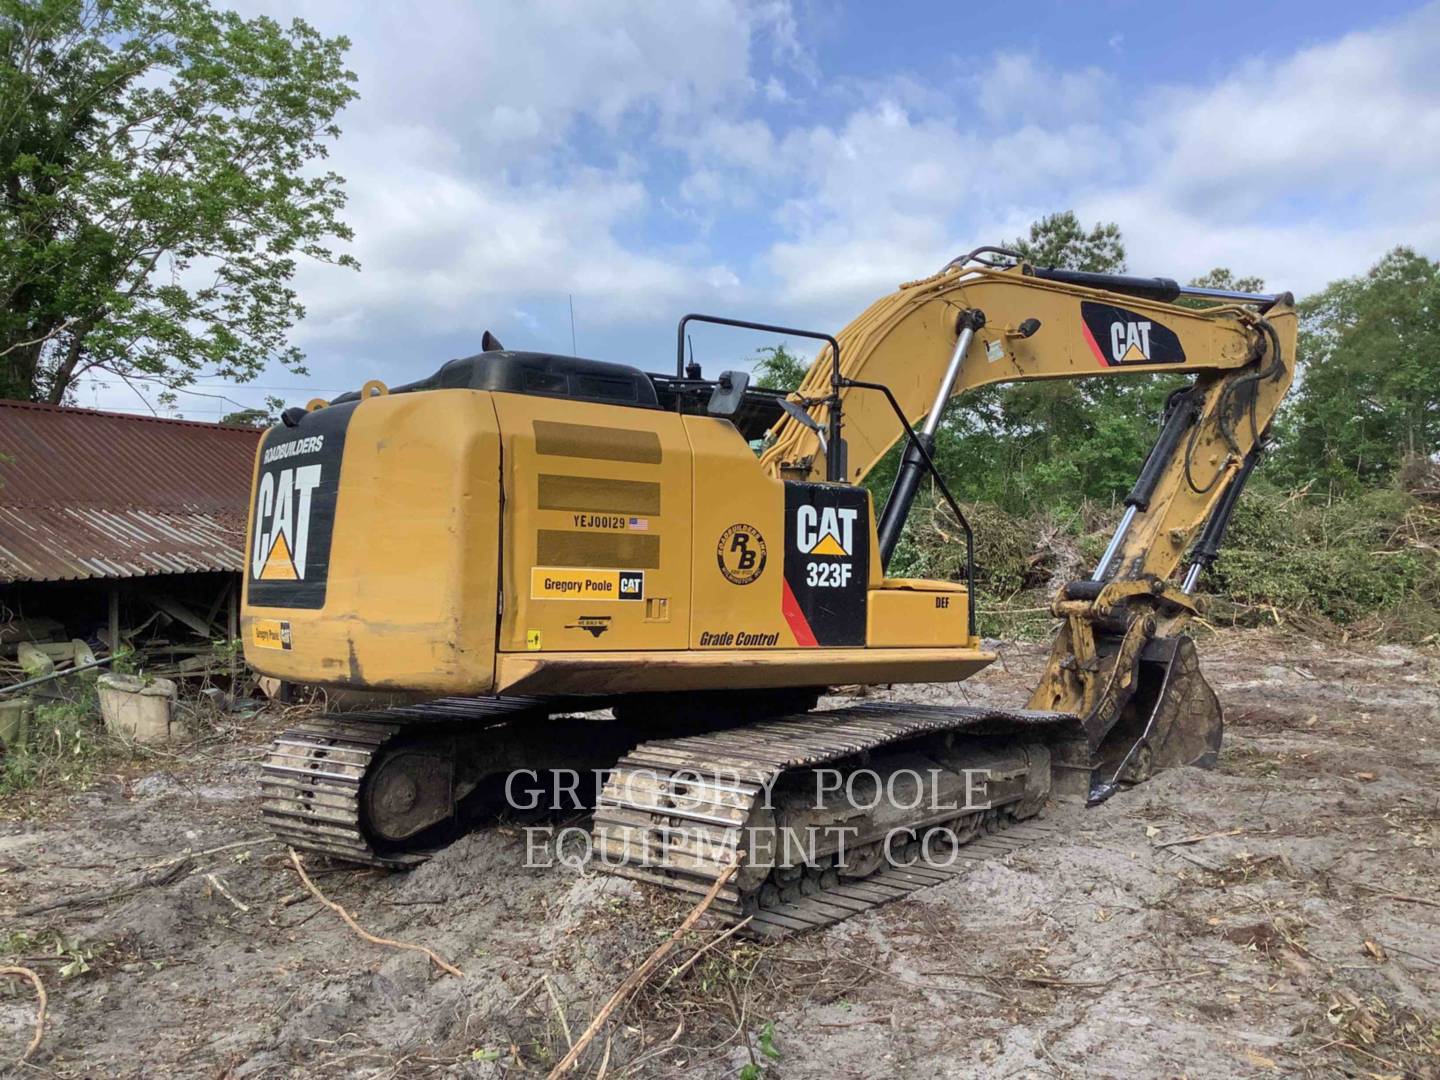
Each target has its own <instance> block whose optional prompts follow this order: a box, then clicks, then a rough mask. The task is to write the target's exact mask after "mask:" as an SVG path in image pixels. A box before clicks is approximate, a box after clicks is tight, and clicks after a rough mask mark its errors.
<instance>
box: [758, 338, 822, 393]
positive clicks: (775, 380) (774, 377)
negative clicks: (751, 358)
mask: <svg viewBox="0 0 1440 1080" xmlns="http://www.w3.org/2000/svg"><path fill="white" fill-rule="evenodd" d="M755 356H756V360H755V366H754V368H753V369H752V370H753V374H754V376H755V385H756V386H758V387H760V388H761V389H763V390H784V391H786V392H787V393H793V392H794V391H796V390H799V389H800V383H801V382H802V381H803V380H804V378H805V373H806V372H807V371H809V370H810V363H809V361H808V360H805V359H803V358H802V357H799V356H797V355H796V354H795V353H792V352H791V351H790V350H789V349H788V348H786V347H785V344H784V342H781V343H780V344H779V345H765V346H762V347H761V348H759V349H756V350H755Z"/></svg>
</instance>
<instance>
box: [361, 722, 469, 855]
mask: <svg viewBox="0 0 1440 1080" xmlns="http://www.w3.org/2000/svg"><path fill="white" fill-rule="evenodd" d="M363 800H364V810H365V817H364V819H365V824H366V826H367V827H368V829H369V831H370V833H371V834H372V835H373V836H374V838H375V839H376V840H379V841H380V842H381V843H384V844H400V843H402V842H404V841H407V840H409V839H411V838H412V837H414V836H416V835H418V834H419V833H422V832H425V831H426V830H429V829H433V828H435V827H436V826H438V825H442V824H444V823H445V822H447V821H450V820H451V819H453V818H454V817H455V757H454V751H453V748H452V747H451V746H450V743H449V741H448V740H447V741H446V742H444V743H442V744H440V745H433V744H432V745H423V744H422V745H417V746H405V745H403V744H402V745H400V746H397V747H395V748H394V749H392V750H388V751H386V752H385V753H384V755H383V756H382V757H381V759H380V760H379V762H377V763H376V764H375V765H374V767H373V768H372V770H371V772H370V775H369V776H368V777H366V782H365V790H364V795H363Z"/></svg>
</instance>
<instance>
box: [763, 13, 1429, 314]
mask: <svg viewBox="0 0 1440 1080" xmlns="http://www.w3.org/2000/svg"><path fill="white" fill-rule="evenodd" d="M1437 42H1440V5H1432V6H1430V7H1427V8H1425V9H1422V10H1421V11H1419V12H1417V13H1415V14H1414V15H1412V16H1410V17H1408V18H1405V19H1402V20H1400V21H1398V22H1396V23H1394V24H1391V25H1389V26H1385V27H1382V28H1380V29H1377V30H1373V31H1368V32H1365V33H1356V34H1350V35H1348V36H1346V37H1344V38H1341V39H1339V40H1336V41H1332V42H1326V43H1321V44H1315V45H1311V46H1308V47H1306V48H1302V49H1300V50H1298V51H1296V52H1294V53H1293V54H1291V55H1284V56H1273V55H1271V56H1265V57H1259V58H1253V59H1250V60H1246V61H1243V62H1241V63H1239V64H1238V65H1237V67H1236V68H1235V69H1234V70H1233V72H1231V73H1230V74H1228V75H1227V76H1225V77H1223V78H1222V79H1220V80H1219V81H1218V82H1215V83H1213V84H1211V85H1209V86H1201V87H1188V88H1180V87H1170V88H1159V89H1152V90H1151V91H1150V92H1148V93H1146V94H1145V95H1144V96H1142V97H1140V98H1130V99H1119V98H1118V95H1117V94H1116V90H1115V87H1114V85H1113V84H1112V80H1111V79H1110V78H1109V76H1107V75H1105V74H1104V73H1102V72H1100V71H1098V70H1096V69H1084V70H1080V71H1056V70H1050V69H1047V68H1045V67H1043V66H1042V65H1040V64H1039V63H1038V62H1037V61H1036V60H1035V59H1034V58H1032V57H1029V56H1025V55H1021V54H1007V55H1004V56H1001V57H1000V58H999V60H998V61H997V62H996V63H995V64H992V65H988V66H987V69H986V73H985V76H984V78H983V79H981V80H979V81H977V82H976V83H974V84H973V85H972V89H973V90H974V97H975V104H976V106H977V108H978V110H979V113H978V115H972V114H969V113H964V112H960V111H958V108H957V110H956V111H952V112H949V113H947V112H945V111H943V110H942V111H934V110H930V109H927V108H926V106H925V103H924V100H923V98H916V99H911V100H913V102H914V104H913V106H911V107H908V108H907V107H902V106H901V105H899V104H896V103H895V101H893V100H891V101H881V102H879V103H878V104H876V103H867V104H865V105H862V106H860V107H857V108H856V109H854V110H853V111H852V112H851V113H850V114H849V115H848V116H847V117H846V118H845V120H844V121H843V122H842V123H840V124H838V125H832V126H817V127H814V128H811V129H809V130H805V131H799V132H792V133H791V134H790V135H788V136H787V137H786V138H785V140H784V141H783V144H782V145H783V148H784V151H785V154H784V156H785V160H786V162H787V164H788V165H789V166H790V167H791V168H792V169H794V170H796V176H797V177H798V179H797V181H796V182H797V186H798V187H799V189H800V190H799V193H798V194H796V195H794V196H793V197H792V198H790V199H789V200H787V201H786V202H785V203H784V204H783V205H782V206H781V207H780V209H779V210H778V211H777V212H776V214H775V221H776V223H777V224H778V226H779V227H780V229H781V230H782V232H783V233H784V235H783V236H782V238H781V239H779V240H778V241H777V242H775V243H774V244H772V245H771V247H770V249H769V251H768V252H767V253H766V256H765V257H764V260H763V265H765V266H766V267H767V268H768V269H769V270H770V271H771V272H773V274H774V275H775V276H776V278H777V279H778V281H779V284H780V289H779V294H780V295H781V296H783V297H784V298H785V299H786V300H787V301H788V302H789V303H791V304H793V305H795V306H796V307H797V308H800V309H806V308H812V307H813V306H815V305H824V310H826V311H827V312H829V311H834V310H836V309H837V308H838V307H841V306H843V305H838V304H836V303H834V299H835V298H836V297H837V296H838V297H843V298H844V300H845V303H847V304H851V305H852V306H850V307H849V308H848V310H849V312H850V313H851V314H853V313H855V312H858V311H859V310H860V307H859V306H853V305H862V304H863V303H864V302H865V301H866V300H868V299H871V298H873V297H874V296H876V295H878V294H879V293H880V292H881V291H883V290H886V289H889V288H893V287H894V285H895V284H896V283H898V282H899V281H900V280H903V279H907V278H913V277H916V276H919V275H921V274H924V273H928V272H930V271H931V270H932V269H934V268H936V267H938V265H939V264H940V263H943V262H944V261H945V258H948V257H949V255H951V254H954V253H958V252H959V251H961V250H964V249H967V248H968V247H970V246H973V244H975V243H996V242H1001V241H1004V240H1006V239H1008V238H1010V237H1013V236H1015V235H1017V234H1018V233H1020V232H1021V231H1023V228H1024V227H1025V226H1026V224H1027V223H1028V222H1029V221H1031V220H1034V218H1036V217H1038V216H1040V215H1041V214H1043V213H1046V212H1050V211H1053V210H1058V209H1064V208H1067V207H1074V208H1075V209H1076V210H1077V211H1078V212H1080V214H1081V216H1082V218H1084V219H1086V220H1107V221H1112V220H1113V221H1116V222H1118V223H1119V224H1120V226H1121V229H1122V231H1123V233H1124V235H1125V239H1126V242H1127V247H1128V248H1129V255H1130V258H1129V262H1130V265H1131V267H1132V268H1133V269H1135V270H1136V271H1137V272H1141V273H1157V274H1167V275H1172V276H1176V277H1189V276H1192V275H1196V274H1200V273H1203V272H1204V271H1206V270H1208V269H1210V268H1212V267H1214V266H1218V265H1228V266H1230V267H1232V268H1233V269H1235V270H1236V271H1237V272H1242V273H1260V274H1263V275H1264V276H1265V277H1266V278H1267V280H1268V281H1269V282H1270V284H1271V285H1272V286H1274V287H1278V288H1288V289H1291V290H1293V291H1295V292H1297V293H1304V292H1308V291H1312V290H1314V289H1317V288H1319V287H1321V286H1323V285H1324V284H1325V283H1326V282H1327V281H1329V280H1331V279H1333V278H1335V277H1338V276H1342V275H1345V274H1353V273H1357V272H1359V271H1361V270H1363V269H1364V268H1365V267H1366V266H1367V265H1369V264H1370V263H1372V262H1373V261H1374V260H1375V259H1377V258H1378V257H1379V256H1380V255H1381V254H1383V252H1384V251H1385V250H1386V249H1387V248H1389V247H1391V246H1393V245H1394V244H1396V243H1401V242H1406V243H1411V244H1415V245H1418V246H1420V247H1422V248H1424V249H1427V250H1429V251H1431V252H1436V251H1440V223H1437V221H1440V215H1437V212H1436V211H1437V208H1440V64H1437V63H1436V62H1435V60H1436V43H1437ZM907 104H909V102H907ZM842 317H843V316H842Z"/></svg>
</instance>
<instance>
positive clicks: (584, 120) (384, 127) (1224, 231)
mask: <svg viewBox="0 0 1440 1080" xmlns="http://www.w3.org/2000/svg"><path fill="white" fill-rule="evenodd" d="M245 2H247V3H248V4H249V6H250V8H251V10H269V11H270V12H271V13H272V14H275V15H276V16H277V17H280V18H288V17H290V16H291V15H295V14H298V15H300V16H301V17H304V18H306V19H307V20H309V21H310V22H312V23H313V24H314V25H316V26H317V27H318V28H319V29H321V30H322V31H323V32H326V33H338V32H342V31H343V32H345V33H346V34H348V35H349V36H350V37H351V38H352V39H353V40H354V43H355V44H354V48H353V50H352V53H351V56H350V62H351V66H352V67H353V68H354V69H355V70H356V72H357V73H358V75H359V80H360V81H359V89H360V92H361V95H362V97H361V100H360V101H359V102H357V103H356V104H355V105H353V106H352V107H351V108H350V109H349V110H348V111H347V113H346V114H345V116H344V117H343V118H342V126H343V127H344V129H345V134H344V135H343V136H342V138H341V140H340V142H339V144H338V146H337V147H336V149H335V153H334V157H333V158H332V160H331V161H330V162H328V163H327V164H328V165H330V166H333V167H334V168H336V170H337V171H339V172H340V173H341V174H342V175H344V176H346V177H347V180H348V190H349V192H350V206H349V209H348V210H347V212H346V217H347V219H348V220H349V221H351V222H352V224H353V225H354V227H355V229H356V233H357V239H356V243H355V245H354V253H355V254H356V255H357V257H359V259H360V260H361V262H362V263H363V265H364V270H363V272H361V273H359V274H354V273H350V272H347V271H343V270H339V269H335V268H327V267H316V266H308V267H304V268H303V269H302V273H301V278H300V281H299V283H298V284H299V288H300V292H301V296H302V299H303V300H304V302H305V303H306V304H307V306H308V308H309V311H310V315H309V318H308V319H307V320H306V322H305V324H304V325H303V326H302V328H301V329H300V331H299V333H298V334H297V339H298V341H299V343H300V344H301V345H302V347H304V348H306V349H307V351H309V352H310V353H311V356H312V368H313V369H314V370H315V373H316V381H317V383H320V384H324V385H329V384H333V383H336V382H352V381H354V379H355V378H356V377H357V364H358V365H359V367H360V368H364V367H365V366H366V365H369V364H372V363H381V364H382V366H383V360H377V358H383V357H385V356H389V355H392V354H394V353H396V352H405V353H406V354H407V355H408V356H409V357H410V359H409V360H408V361H407V362H408V363H410V364H412V365H414V366H415V367H419V368H427V369H428V368H430V367H433V366H435V365H436V364H438V363H439V362H440V361H441V360H443V359H444V358H445V357H444V355H443V354H441V355H437V354H436V352H435V351H434V350H435V349H436V348H437V346H436V345H435V342H437V341H447V342H448V341H454V340H462V341H463V340H469V339H470V338H472V337H473V338H475V339H478V336H479V332H480V330H481V329H483V328H485V327H496V328H498V329H501V330H503V331H504V333H502V335H501V336H502V337H504V338H505V339H506V342H507V344H510V345H515V346H522V347H523V346H525V345H527V344H534V343H537V342H548V343H549V344H551V345H552V346H554V347H568V345H569V323H568V305H567V299H566V298H567V295H568V294H573V295H574V298H575V304H576V309H577V313H578V319H579V322H580V327H581V331H582V335H581V337H582V340H581V347H582V349H585V348H586V347H587V340H586V339H587V338H588V339H589V340H590V342H592V344H590V345H589V348H590V350H592V351H595V352H596V353H597V354H603V353H602V352H600V351H599V350H597V349H596V347H595V345H594V344H593V342H595V341H596V339H597V338H598V339H599V340H600V341H601V342H611V343H618V344H619V345H620V347H621V349H622V350H628V351H629V352H630V353H631V354H632V355H633V354H634V353H635V352H636V351H637V350H635V349H633V348H632V347H631V346H632V345H633V344H634V343H635V342H640V341H652V340H653V341H658V342H659V344H660V348H661V350H662V351H663V350H664V339H665V338H666V337H667V336H668V326H669V324H670V322H671V320H672V319H673V316H674V315H675V313H676V312H677V311H679V310H682V309H686V310H693V309H697V308H698V309H702V310H703V309H706V308H709V309H712V310H723V311H729V312H734V313H739V314H744V313H747V312H750V313H754V314H756V315H760V316H763V317H767V318H774V319H776V320H777V321H787V322H791V323H793V324H797V325H818V326H830V327H834V326H837V325H842V324H843V323H844V322H846V321H848V320H849V319H850V318H851V317H853V316H854V315H855V314H857V313H858V312H859V311H860V310H862V309H863V307H864V306H865V305H866V304H868V303H869V301H871V300H872V299H874V298H875V297H876V296H878V295H880V294H882V293H883V292H886V291H888V290H890V289H892V288H894V287H895V285H896V284H898V283H899V282H901V281H904V280H909V279H913V278H915V277H918V276H923V275H925V274H928V273H930V272H932V271H933V270H935V269H938V268H939V266H941V265H942V264H943V263H944V262H945V261H947V260H948V259H949V258H951V257H952V256H954V255H955V254H958V253H960V252H962V251H964V250H967V249H969V248H971V247H974V246H976V245H977V244H981V243H995V242H1001V241H1004V240H1007V239H1010V238H1013V237H1014V236H1016V235H1019V234H1020V233H1021V232H1023V231H1024V229H1025V227H1026V226H1027V225H1028V223H1029V222H1030V221H1032V220H1034V219H1035V218H1037V217H1039V216H1040V215H1042V214H1044V213H1047V212H1050V211H1053V210H1058V209H1064V208H1067V207H1073V208H1075V209H1076V210H1077V212H1079V213H1080V214H1081V216H1082V218H1084V219H1085V220H1087V221H1090V220H1106V221H1109V220H1113V221H1116V222H1118V223H1119V224H1120V226H1121V228H1122V230H1123V232H1124V235H1125V239H1126V242H1127V246H1128V248H1129V253H1130V265H1131V267H1132V268H1133V269H1134V270H1135V271H1136V272H1139V273H1156V274H1169V275H1173V276H1176V277H1188V276H1190V275H1193V274H1199V273H1203V272H1204V271H1206V270H1208V269H1210V268H1211V267H1213V266H1217V265H1228V266H1230V267H1232V268H1233V269H1234V270H1236V271H1237V272H1241V273H1259V274H1262V275H1264V276H1265V277H1266V279H1267V281H1268V282H1269V283H1270V285H1271V286H1273V287H1277V288H1290V289H1293V290H1295V291H1297V292H1305V291H1309V290H1312V289H1315V288H1317V287H1319V286H1321V285H1323V284H1324V283H1325V282H1326V281H1327V280H1329V279H1332V278H1334V277H1337V276H1340V275H1343V274H1351V273H1356V272H1359V271H1361V270H1362V269H1364V267H1365V266H1367V265H1368V264H1369V263H1371V262H1373V261H1374V260H1375V259H1376V258H1378V257H1379V255H1380V254H1382V253H1383V252H1384V250H1385V249H1386V248H1388V247H1390V246H1393V245H1394V244H1395V243H1398V242H1409V243H1412V244H1416V245H1418V246H1420V247H1421V248H1422V249H1424V250H1428V251H1429V252H1430V253H1432V254H1435V253H1440V64H1437V63H1435V55H1436V43H1437V41H1440V5H1431V6H1429V7H1427V8H1425V9H1422V10H1421V11H1419V12H1416V13H1414V14H1412V15H1411V16H1408V17H1406V18H1404V19H1401V20H1399V21H1397V22H1394V23H1392V24H1389V25H1384V26H1381V27H1380V28H1378V29H1375V30H1371V31H1367V32H1364V33H1355V34H1350V35H1348V36H1346V37H1343V38H1340V39H1337V40H1333V41H1326V42H1318V43H1311V44H1308V45H1305V46H1303V47H1300V48H1294V47H1288V46H1282V47H1279V48H1275V47H1273V46H1272V47H1270V51H1268V52H1266V53H1264V54H1262V55H1258V56H1252V57H1250V58H1249V59H1244V58H1242V59H1239V60H1237V61H1236V63H1235V65H1234V67H1233V68H1232V69H1231V70H1229V71H1228V72H1226V73H1224V74H1222V76H1221V77H1219V78H1218V79H1213V80H1210V81H1208V82H1205V83H1201V84H1197V85H1193V86H1183V87H1182V86H1171V87H1157V86H1154V85H1147V86H1145V87H1143V88H1141V90H1139V91H1137V90H1136V88H1134V87H1132V86H1130V85H1128V84H1126V83H1123V82H1122V81H1120V80H1119V78H1118V76H1115V77H1112V76H1111V75H1109V74H1107V73H1106V72H1105V71H1102V70H1101V69H1099V68H1097V67H1090V66H1083V67H1079V68H1073V69H1056V68H1054V67H1050V66H1047V65H1046V64H1045V63H1044V62H1042V61H1041V60H1039V59H1037V58H1036V57H1035V56H1033V55H1030V54H1028V53H1025V52H1022V51H1014V50H1012V51H1010V52H1002V53H1000V54H999V55H998V56H997V57H996V58H994V59H993V60H991V61H989V62H987V63H986V65H985V68H984V71H983V73H981V74H978V75H975V76H971V75H969V74H965V75H957V74H956V71H958V70H959V69H958V68H954V67H952V68H948V69H946V71H945V72H943V73H936V72H902V71H895V72H889V73H884V74H882V75H880V76H877V77H875V78H874V79H873V80H872V81H868V82H862V81H857V80H848V79H847V78H846V77H845V73H843V72H836V71H830V72H822V71H821V70H820V67H819V64H818V62H817V61H816V60H815V58H814V57H813V56H812V55H811V54H810V52H809V51H807V48H806V45H805V41H806V39H807V37H810V36H813V35H811V34H809V33H807V31H808V29H809V28H808V27H807V26H806V25H805V24H804V23H803V22H801V21H799V20H797V18H796V16H795V12H794V10H793V9H792V7H791V5H790V4H789V3H788V2H786V0H695V2H693V3H687V4H652V3H648V2H641V0H594V2H591V3H587V4H583V5H577V4H572V3H562V2H560V0H536V2H532V3H523V4H522V3H518V2H499V0H492V2H487V3H485V4H472V3H464V2H461V0H429V2H427V3H425V4H418V5H389V6H376V5H370V6H364V5H361V6H357V5H354V4H353V3H341V2H340V0H298V3H297V0H285V2H284V3H282V2H281V0H245ZM800 10H802V11H805V10H807V9H805V8H801V9H800ZM827 17H828V16H827ZM1122 44H1123V45H1125V46H1127V47H1128V46H1129V45H1130V44H1131V43H1130V42H1129V41H1125V42H1122V41H1121V39H1120V37H1119V35H1116V36H1115V37H1114V38H1112V39H1111V42H1110V46H1111V48H1116V49H1118V48H1119V47H1121V45H1122ZM512 331H513V332H512ZM527 337H528V338H529V340H528V341H526V340H512V339H516V338H518V339H524V338H527ZM446 347H448V346H446ZM641 351H643V350H641ZM617 358H620V357H619V356H618V355H617ZM339 372H344V374H339ZM365 373H368V371H367V372H365ZM380 374H382V375H385V374H388V373H386V372H384V371H382V372H380ZM408 374H411V375H413V374H414V368H413V367H412V369H411V370H410V371H409V372H408ZM260 381H261V382H266V381H269V382H285V383H288V382H293V381H294V377H293V376H289V377H286V378H284V379H279V378H276V377H275V375H274V374H273V373H272V375H271V376H270V377H269V378H268V380H267V379H262V380H260ZM120 393H128V391H124V390H123V389H122V390H121V391H120ZM254 396H255V397H259V396H260V395H258V394H256V395H254ZM116 402H117V404H118V403H122V401H121V400H120V399H119V398H117V399H116Z"/></svg>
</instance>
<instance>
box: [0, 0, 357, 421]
mask: <svg viewBox="0 0 1440 1080" xmlns="http://www.w3.org/2000/svg"><path fill="white" fill-rule="evenodd" d="M348 46H349V43H348V42H347V41H346V39H344V38H326V37H324V36H322V35H321V34H319V33H318V32H317V31H316V30H314V29H313V28H312V27H310V26H308V25H307V24H305V23H304V22H301V21H300V20H298V19H297V20H294V21H292V22H291V23H290V24H289V25H288V26H281V25H280V24H279V23H277V22H275V21H274V20H273V19H269V18H265V17H259V18H254V19H245V18H242V17H241V16H240V15H237V14H235V13H234V12H229V11H218V10H216V9H214V8H212V7H211V6H210V5H209V3H208V2H207V0H0V54H3V55H0V357H3V359H4V367H3V369H0V395H3V396H6V397H18V398H29V399H35V400H42V401H50V402H60V401H63V400H64V399H65V396H66V393H67V391H68V390H69V389H70V387H71V386H72V385H73V383H74V381H75V379H76V378H77V377H78V376H80V375H81V374H83V373H84V372H86V371H92V370H97V369H98V370H104V371H108V372H111V373H113V374H115V375H118V376H121V377H125V376H128V375H131V374H140V373H143V374H147V375H154V376H160V377H161V379H163V380H164V382H165V383H166V384H167V385H169V386H170V387H178V386H183V385H185V384H187V383H188V382H190V381H192V380H193V379H194V378H195V377H196V376H197V375H199V374H201V373H202V371H203V374H204V375H205V376H206V377H219V378H226V379H234V380H239V381H243V380H245V379H248V378H253V377H254V375H255V374H256V373H257V372H258V371H259V370H260V369H261V368H262V367H263V366H264V365H265V364H266V363H267V362H270V361H272V360H274V361H279V362H280V363H282V364H284V365H286V366H288V367H289V368H291V369H292V370H294V371H297V372H303V370H304V369H303V366H302V359H303V358H302V356H301V353H300V352H299V350H298V349H296V348H295V347H294V346H293V345H291V344H290V343H289V341H288V337H287V335H288V331H289V330H290V328H291V327H292V326H293V325H294V323H295V322H296V321H297V320H298V319H299V318H301V317H302V316H303V314H304V310H303V308H302V307H301V305H300V303H299V301H298V299H297V298H296V295H295V292H294V290H293V289H292V288H291V287H290V282H291V280H292V277H293V275H294V272H295V268H296V262H297V259H298V258H300V257H309V258H314V259H321V260H327V261H333V262H337V263H341V264H344V265H348V266H354V265H356V264H355V262H354V260H353V259H352V258H351V257H350V256H349V255H339V256H338V257H337V256H335V255H334V254H333V253H332V251H331V249H330V247H329V246H327V245H329V244H331V243H332V242H333V241H335V240H348V239H350V236H351V233H350V230H349V228H348V227H346V226H345V225H344V223H343V222H342V221H341V220H340V218H339V213H340V211H341V209H342V207H343V205H344V202H345V194H344V188H343V181H342V180H341V178H340V177H339V176H337V175H336V174H335V173H333V172H329V171H325V170H323V169H321V168H319V167H317V166H316V165H315V164H314V163H315V162H317V161H318V160H320V159H323V158H324V156H325V154H326V148H327V143H328V142H329V141H330V140H332V139H333V138H334V137H335V136H337V135H338V134H339V128H338V127H337V126H336V124H335V119H336V116H337V115H338V113H339V112H340V110H341V109H342V108H343V107H344V106H345V104H346V103H347V102H349V101H350V100H351V99H352V98H353V97H354V96H355V95H354V90H353V89H352V86H351V84H352V83H353V81H354V76H353V75H352V74H351V73H350V72H349V71H347V70H346V69H345V67H344V63H343V57H344V53H345V50H346V49H347V48H348Z"/></svg>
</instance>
